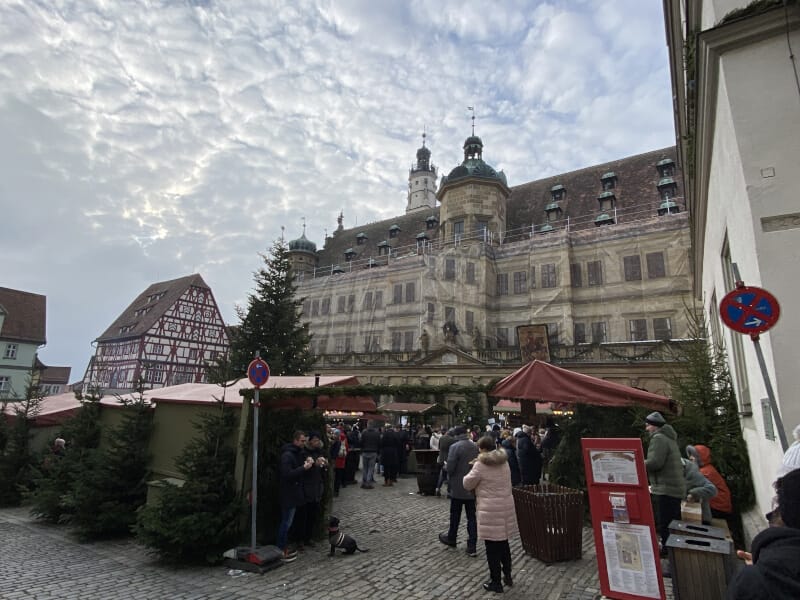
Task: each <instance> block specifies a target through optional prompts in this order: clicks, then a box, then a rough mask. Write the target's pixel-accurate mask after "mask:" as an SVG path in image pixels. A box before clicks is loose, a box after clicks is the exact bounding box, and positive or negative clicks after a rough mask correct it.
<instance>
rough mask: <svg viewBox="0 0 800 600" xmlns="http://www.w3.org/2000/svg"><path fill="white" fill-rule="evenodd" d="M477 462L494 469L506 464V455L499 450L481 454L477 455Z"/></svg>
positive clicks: (503, 451)
mask: <svg viewBox="0 0 800 600" xmlns="http://www.w3.org/2000/svg"><path fill="white" fill-rule="evenodd" d="M478 460H479V461H480V462H482V463H483V464H485V465H487V466H489V467H496V466H497V465H502V464H503V463H506V462H508V454H506V451H505V450H503V449H502V448H500V449H498V450H492V451H491V452H481V453H480V454H478Z"/></svg>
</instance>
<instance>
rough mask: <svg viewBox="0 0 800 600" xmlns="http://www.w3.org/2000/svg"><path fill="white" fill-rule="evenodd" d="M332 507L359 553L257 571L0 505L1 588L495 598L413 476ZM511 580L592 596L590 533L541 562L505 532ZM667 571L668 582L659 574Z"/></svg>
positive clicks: (557, 593)
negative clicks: (182, 561) (181, 558)
mask: <svg viewBox="0 0 800 600" xmlns="http://www.w3.org/2000/svg"><path fill="white" fill-rule="evenodd" d="M333 512H334V514H336V515H337V516H338V517H339V518H340V519H341V527H342V530H343V531H345V532H347V533H348V534H350V535H352V536H353V537H355V539H356V540H357V541H358V544H359V546H361V547H365V548H368V549H369V552H368V553H366V554H358V553H357V554H355V555H353V556H344V555H337V556H335V557H332V558H329V557H328V555H327V551H328V549H329V547H328V546H326V545H323V544H320V543H318V544H316V545H315V546H314V547H312V548H307V549H306V551H305V552H304V553H301V554H300V556H299V558H298V559H297V560H296V561H295V562H293V563H289V564H286V565H283V566H281V567H279V568H277V569H275V570H273V571H269V572H267V573H264V574H263V575H258V574H253V573H238V574H237V573H236V572H233V571H231V570H230V569H228V568H226V567H222V566H219V567H192V568H180V569H175V568H169V567H165V566H163V565H161V564H159V563H158V561H157V560H156V559H155V558H154V557H153V556H152V555H150V554H148V553H147V552H146V551H145V550H144V549H143V548H141V547H140V546H138V545H137V544H135V543H134V542H133V541H131V540H125V541H113V542H98V543H92V544H80V543H78V542H77V541H76V540H75V539H74V538H73V537H72V536H71V535H70V534H69V532H68V530H67V529H66V528H64V527H57V526H52V525H46V524H43V523H40V522H37V521H34V520H33V519H31V518H30V517H29V516H28V513H27V510H25V509H19V508H18V509H3V510H0V598H3V599H9V600H11V599H17V598H43V599H48V598H58V599H59V600H66V599H74V598H93V599H94V598H97V599H107V598H108V599H111V598H114V599H117V598H119V599H135V600H144V599H151V598H159V599H200V598H209V599H215V598H220V599H221V598H225V599H231V598H254V599H255V598H258V599H259V600H261V599H264V598H281V599H286V600H305V599H309V600H311V599H313V600H319V599H328V598H332V599H335V598H360V599H366V598H381V599H384V598H385V599H393V598H403V599H404V600H405V599H408V600H413V599H419V600H430V599H431V598H436V599H437V600H438V599H443V600H444V599H456V598H457V599H459V600H463V599H464V598H475V597H481V598H482V597H496V596H497V595H496V594H492V593H489V592H485V591H484V590H483V589H482V588H481V583H482V582H484V581H486V579H487V578H488V568H487V566H486V557H485V554H484V550H483V547H482V543H481V542H479V543H478V557H477V558H470V557H469V556H467V555H466V553H465V548H466V540H465V537H466V530H465V525H464V522H463V519H462V525H461V531H460V532H459V539H458V547H457V548H449V547H447V546H444V545H442V544H441V543H440V542H439V541H438V539H437V535H438V533H439V532H440V531H443V530H446V529H447V523H448V518H449V501H448V500H447V499H445V498H443V497H432V496H421V495H418V494H417V485H416V479H415V478H414V477H403V478H401V479H400V481H399V482H398V484H397V485H395V486H393V487H383V486H381V485H380V481H379V483H378V484H377V485H376V486H375V488H374V489H371V490H365V489H361V488H360V487H359V486H357V485H350V486H348V487H346V488H344V489H342V491H341V494H340V496H339V497H338V498H336V499H335V501H334V507H333ZM511 552H512V561H513V577H514V586H513V587H512V588H508V587H507V588H506V592H505V594H504V597H505V598H509V599H512V598H525V599H527V600H591V599H592V598H594V596H595V595H596V594H597V593H598V591H599V583H598V577H597V566H596V561H595V550H594V542H593V539H592V534H591V530H590V529H584V532H583V557H582V558H581V559H580V560H576V561H571V562H566V563H557V564H554V565H550V566H547V565H545V564H544V563H542V562H540V561H538V560H536V559H534V558H531V557H530V556H527V555H526V554H525V553H524V552H523V550H522V547H521V545H520V540H519V538H515V539H513V540H511ZM667 581H669V580H667Z"/></svg>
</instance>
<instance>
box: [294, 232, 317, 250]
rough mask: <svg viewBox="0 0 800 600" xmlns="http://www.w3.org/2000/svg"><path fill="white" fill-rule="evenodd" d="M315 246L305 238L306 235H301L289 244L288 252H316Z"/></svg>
mask: <svg viewBox="0 0 800 600" xmlns="http://www.w3.org/2000/svg"><path fill="white" fill-rule="evenodd" d="M316 251H317V245H316V244H315V243H314V242H312V241H311V240H309V239H308V238H306V234H305V233H303V235H301V236H300V237H299V238H297V239H296V240H292V241H290V242H289V252H312V253H314V252H316Z"/></svg>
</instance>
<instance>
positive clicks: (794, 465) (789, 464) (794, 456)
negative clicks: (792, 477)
mask: <svg viewBox="0 0 800 600" xmlns="http://www.w3.org/2000/svg"><path fill="white" fill-rule="evenodd" d="M795 469H800V441H797V442H795V443H794V444H792V445H791V446H789V449H788V450H786V453H785V454H784V455H783V463H781V466H780V467H778V477H783V476H784V475H786V474H787V473H789V472H790V471H794V470H795Z"/></svg>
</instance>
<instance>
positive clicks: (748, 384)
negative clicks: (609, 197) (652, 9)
mask: <svg viewBox="0 0 800 600" xmlns="http://www.w3.org/2000/svg"><path fill="white" fill-rule="evenodd" d="M793 38H794V39H793V42H794V43H795V44H800V36H798V35H797V32H795V33H794V34H793ZM786 52H787V49H786V39H785V33H784V32H782V31H780V29H779V28H776V29H775V30H774V32H773V34H772V35H770V36H769V37H767V38H766V39H761V40H757V41H753V43H749V44H745V45H743V46H740V47H737V48H734V49H732V50H730V51H727V52H724V53H722V54H721V57H720V61H719V63H718V68H719V83H718V87H717V98H716V106H715V114H714V119H715V129H714V135H713V142H712V148H711V149H710V161H709V173H710V175H709V184H708V191H707V197H708V209H707V210H708V213H707V219H706V223H707V225H706V231H705V251H704V256H703V291H704V295H705V298H706V303H707V305H708V306H709V310H711V306H710V302H711V299H712V298H714V299H715V300H716V301H717V302H719V300H721V298H722V296H723V295H724V294H725V293H726V292H727V291H729V290H730V288H731V285H730V279H728V281H726V273H725V269H726V261H725V259H724V258H723V253H724V252H725V246H726V244H727V247H728V249H729V253H730V261H732V262H733V263H736V265H737V266H738V269H739V273H740V275H741V277H742V279H743V280H744V282H745V284H747V285H754V286H760V287H764V288H766V289H768V290H769V291H771V292H772V293H773V294H774V295H775V296H776V297H777V298H778V300H779V301H782V302H783V306H784V310H783V312H782V315H781V319H780V321H779V322H778V324H777V325H776V327H775V328H774V329H773V330H771V331H770V332H769V333H767V334H764V335H762V336H761V339H760V345H761V348H762V349H763V353H764V357H765V361H766V364H767V373H768V376H769V378H770V380H771V382H772V385H773V388H774V390H775V394H776V397H777V399H778V401H779V407H780V410H781V414H782V418H783V421H784V423H783V424H784V428H785V429H786V430H789V431H791V429H792V428H793V427H794V425H795V424H797V423H798V422H800V406H798V403H797V402H796V401H795V399H794V396H795V394H796V389H797V387H798V385H800V373H798V372H797V369H796V368H795V363H796V360H795V358H794V352H793V350H794V348H793V342H794V336H793V335H792V333H793V332H796V331H798V327H800V319H798V317H796V316H795V315H794V314H793V311H791V310H786V308H787V307H788V306H790V302H791V299H793V298H797V297H798V295H800V282H798V281H797V278H794V277H786V273H787V272H791V271H793V270H796V265H797V264H798V260H800V213H798V204H797V194H796V189H797V188H796V182H795V181H794V178H795V171H796V157H797V156H798V155H799V154H800V141H798V140H800V119H798V110H797V105H798V97H797V89H796V87H795V86H794V79H793V77H791V73H790V72H789V71H788V70H787V67H786V64H785V63H786ZM787 215H789V216H787ZM791 215H794V216H791ZM724 335H725V339H726V340H727V346H728V348H731V349H734V352H732V353H731V358H732V361H733V362H732V371H733V373H734V375H735V377H736V378H737V391H738V393H739V397H740V400H741V401H743V402H746V401H747V400H748V399H749V400H750V403H749V409H750V411H751V412H752V415H746V414H745V416H743V418H742V426H743V430H744V434H745V439H746V441H747V442H748V447H749V448H750V451H751V462H752V466H753V477H754V482H755V487H756V494H757V497H758V504H759V506H760V508H761V512H764V511H765V510H768V509H769V507H770V505H771V501H772V497H773V495H774V492H773V490H772V488H771V483H772V481H773V480H774V479H775V471H776V468H777V465H778V464H780V460H781V456H782V453H783V451H782V448H781V447H780V444H779V443H778V441H777V436H776V437H775V438H773V434H772V431H773V423H772V417H771V415H770V414H769V410H768V408H767V409H766V410H765V407H764V405H763V400H765V399H766V398H767V391H766V385H765V383H764V379H763V376H762V373H761V370H760V368H759V365H758V361H757V357H756V353H755V349H754V346H753V342H752V341H751V340H750V339H748V338H747V337H746V336H742V335H741V334H737V333H734V332H731V331H729V330H725V333H724ZM737 338H738V339H737ZM737 346H738V347H740V348H741V354H739V352H737V351H736V347H737ZM737 359H738V361H737ZM742 380H745V381H742ZM744 408H745V409H747V408H748V407H746V406H745V407H744ZM771 438H772V439H771Z"/></svg>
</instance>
